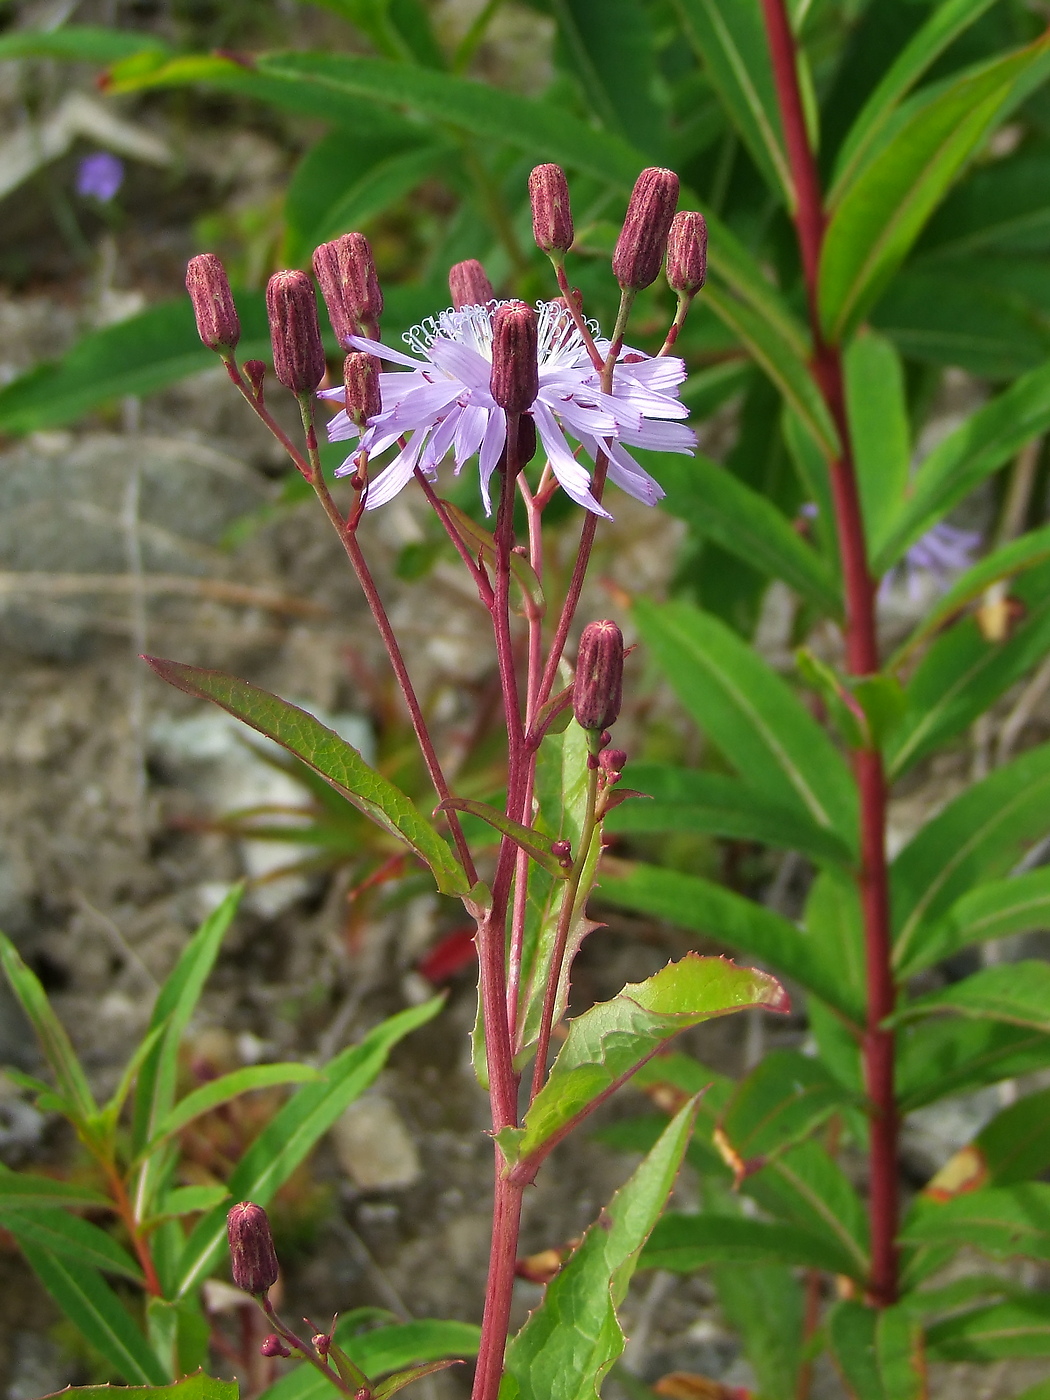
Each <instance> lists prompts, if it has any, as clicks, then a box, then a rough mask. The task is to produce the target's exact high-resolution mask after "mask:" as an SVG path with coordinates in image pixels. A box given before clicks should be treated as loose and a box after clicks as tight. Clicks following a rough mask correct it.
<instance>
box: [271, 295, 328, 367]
mask: <svg viewBox="0 0 1050 1400" xmlns="http://www.w3.org/2000/svg"><path fill="white" fill-rule="evenodd" d="M266 314H267V316H268V317H269V320H270V344H271V346H272V347H273V368H274V373H275V374H276V375H277V378H278V379H279V380H280V381H281V383H282V384H283V385H284V387H285V388H286V389H291V391H292V393H293V394H311V393H313V391H314V390H315V389H316V388H317V386H318V384H320V382H321V380H322V379H323V378H324V372H325V362H324V347H323V346H322V344H321V328H320V326H319V325H318V324H317V301H316V299H315V297H314V289H313V284H312V283H311V281H310V279H309V277H307V275H306V273H305V272H275V273H274V275H273V276H272V277H271V278H270V280H269V282H268V283H267V286H266Z"/></svg>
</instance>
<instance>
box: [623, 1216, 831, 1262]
mask: <svg viewBox="0 0 1050 1400" xmlns="http://www.w3.org/2000/svg"><path fill="white" fill-rule="evenodd" d="M841 1262H842V1260H841V1252H840V1251H839V1250H837V1249H834V1248H829V1247H828V1245H827V1243H826V1242H825V1241H824V1240H823V1239H822V1238H821V1237H820V1236H819V1235H812V1234H810V1233H809V1231H808V1230H800V1229H797V1228H796V1227H795V1226H792V1225H781V1224H771V1223H770V1222H768V1221H764V1220H748V1219H746V1218H744V1217H743V1216H733V1215H709V1214H706V1213H704V1214H701V1215H680V1214H678V1213H676V1212H674V1211H668V1212H667V1214H666V1215H664V1216H663V1217H662V1219H661V1220H660V1221H659V1223H658V1224H657V1226H656V1228H655V1229H654V1230H653V1233H652V1234H651V1235H650V1237H649V1243H648V1244H647V1245H646V1246H645V1248H644V1249H643V1250H642V1255H641V1258H640V1259H639V1261H638V1267H639V1268H640V1269H670V1270H671V1272H672V1273H677V1274H688V1273H692V1272H693V1270H694V1269H700V1268H703V1267H704V1266H705V1265H706V1264H718V1263H727V1264H787V1265H790V1266H791V1267H793V1268H794V1267H802V1268H807V1269H826V1270H827V1271H828V1272H829V1273H837V1272H838V1271H839V1269H840V1265H841Z"/></svg>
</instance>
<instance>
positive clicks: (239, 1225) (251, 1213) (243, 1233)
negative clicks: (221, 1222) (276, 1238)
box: [226, 1201, 279, 1297]
mask: <svg viewBox="0 0 1050 1400" xmlns="http://www.w3.org/2000/svg"><path fill="white" fill-rule="evenodd" d="M226 1235H227V1238H228V1239H229V1242H230V1261H231V1263H232V1265H233V1281H234V1283H235V1284H236V1285H237V1287H238V1288H243V1289H244V1291H245V1293H252V1294H254V1295H256V1296H257V1297H258V1296H260V1295H262V1294H264V1293H266V1292H268V1291H269V1289H270V1288H272V1287H273V1285H274V1284H275V1283H276V1282H277V1274H278V1272H279V1270H278V1266H277V1255H276V1254H275V1253H274V1248H273V1236H272V1235H271V1234H270V1222H269V1220H268V1219H267V1218H266V1212H265V1211H264V1210H263V1208H262V1206H257V1205H253V1204H252V1202H251V1201H242V1202H241V1203H240V1205H236V1206H234V1207H233V1208H232V1210H231V1211H230V1212H229V1214H228V1215H227V1217H226Z"/></svg>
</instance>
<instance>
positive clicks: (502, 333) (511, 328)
mask: <svg viewBox="0 0 1050 1400" xmlns="http://www.w3.org/2000/svg"><path fill="white" fill-rule="evenodd" d="M539 391H540V365H539V351H538V347H537V317H536V312H535V311H534V310H533V308H532V307H531V306H526V305H525V303H524V302H523V301H509V302H507V303H506V305H504V306H501V307H500V308H499V310H498V311H497V312H496V314H495V316H493V318H492V374H491V375H490V376H489V392H490V393H491V394H492V397H493V398H494V399H495V400H496V402H497V403H498V404H499V406H500V408H502V409H504V410H505V411H506V412H507V413H525V412H527V410H528V409H530V408H531V407H532V405H533V404H534V403H535V401H536V395H537V394H538V393H539Z"/></svg>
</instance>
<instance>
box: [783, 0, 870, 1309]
mask: <svg viewBox="0 0 1050 1400" xmlns="http://www.w3.org/2000/svg"><path fill="white" fill-rule="evenodd" d="M762 11H763V15H764V17H765V24H766V35H767V38H768V41H769V48H770V53H771V56H772V61H773V74H774V78H775V80H776V87H777V99H778V102H779V106H780V116H781V121H782V123H783V127H784V140H785V144H786V146H787V153H788V160H789V162H790V165H791V173H792V179H793V182H794V186H795V208H794V210H793V216H794V220H795V228H796V231H797V234H798V243H799V252H800V255H801V260H802V271H803V274H804V277H805V282H806V293H807V299H808V303H809V315H810V324H811V329H812V334H813V345H814V363H813V371H814V375H815V377H816V380H817V383H818V384H819V386H820V390H821V393H822V394H823V397H824V400H825V402H826V403H827V406H828V408H829V410H830V412H831V415H832V417H833V418H834V421H835V425H836V427H837V429H838V433H839V439H840V442H841V452H840V454H839V457H838V459H837V460H836V461H833V462H832V463H831V467H830V471H831V491H832V499H833V502H834V508H835V524H836V529H837V533H838V540H839V550H840V553H841V556H842V576H843V584H844V588H845V594H846V626H845V641H846V665H847V668H848V670H849V672H850V674H851V675H855V676H864V675H871V674H873V673H874V672H876V671H878V669H879V649H878V636H877V632H876V626H875V583H874V580H873V579H872V577H871V573H870V572H869V569H868V560H867V547H866V540H865V535H864V521H863V517H862V515H861V508H860V498H859V494H858V491H857V477H856V472H855V469H854V464H853V455H852V447H851V442H850V432H849V420H848V417H847V414H846V404H845V394H844V392H843V374H842V353H841V350H840V348H839V347H838V346H832V345H828V344H826V343H825V340H824V337H823V333H822V330H821V326H820V317H819V307H818V298H817V290H818V285H819V283H818V277H819V271H820V255H821V247H822V243H823V237H824V225H825V218H824V208H823V200H822V197H821V191H820V181H819V177H818V174H817V168H816V163H815V161H814V159H813V153H812V151H811V150H810V146H809V138H808V136H807V133H806V122H805V115H804V112H803V107H802V95H801V91H800V89H799V84H798V67H797V55H796V52H795V41H794V37H793V35H792V33H791V25H790V22H789V19H788V14H787V10H786V8H785V5H784V0H762ZM854 771H855V773H856V779H857V788H858V792H859V796H860V845H861V866H860V873H859V876H858V883H859V890H860V899H861V908H862V911H863V919H864V948H865V964H866V970H867V997H868V1001H867V1009H866V1018H865V1030H864V1038H863V1042H862V1054H863V1060H864V1078H865V1086H866V1088H867V1091H868V1097H869V1100H870V1118H871V1147H870V1157H869V1162H870V1187H869V1206H868V1208H869V1214H870V1220H871V1249H872V1265H871V1278H870V1281H869V1293H870V1296H871V1299H872V1301H873V1302H874V1303H876V1304H878V1305H879V1306H880V1307H885V1306H887V1305H889V1304H891V1303H892V1302H894V1300H895V1299H896V1296H897V1272H898V1268H897V1266H898V1259H897V1245H896V1235H897V1214H898V1199H897V1128H898V1123H897V1105H896V1098H895V1094H894V1082H893V1075H894V1036H893V1032H892V1031H888V1030H883V1029H881V1025H882V1022H883V1021H884V1020H885V1018H886V1017H887V1016H888V1015H890V1013H891V1012H892V1011H893V1008H894V1003H895V1000H896V986H895V984H894V980H893V968H892V962H891V951H892V945H891V939H890V920H889V881H888V873H887V867H886V797H887V794H886V778H885V774H884V772H883V766H882V756H881V754H880V753H879V752H878V751H877V750H874V749H862V750H859V751H857V752H856V753H855V754H854Z"/></svg>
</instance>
